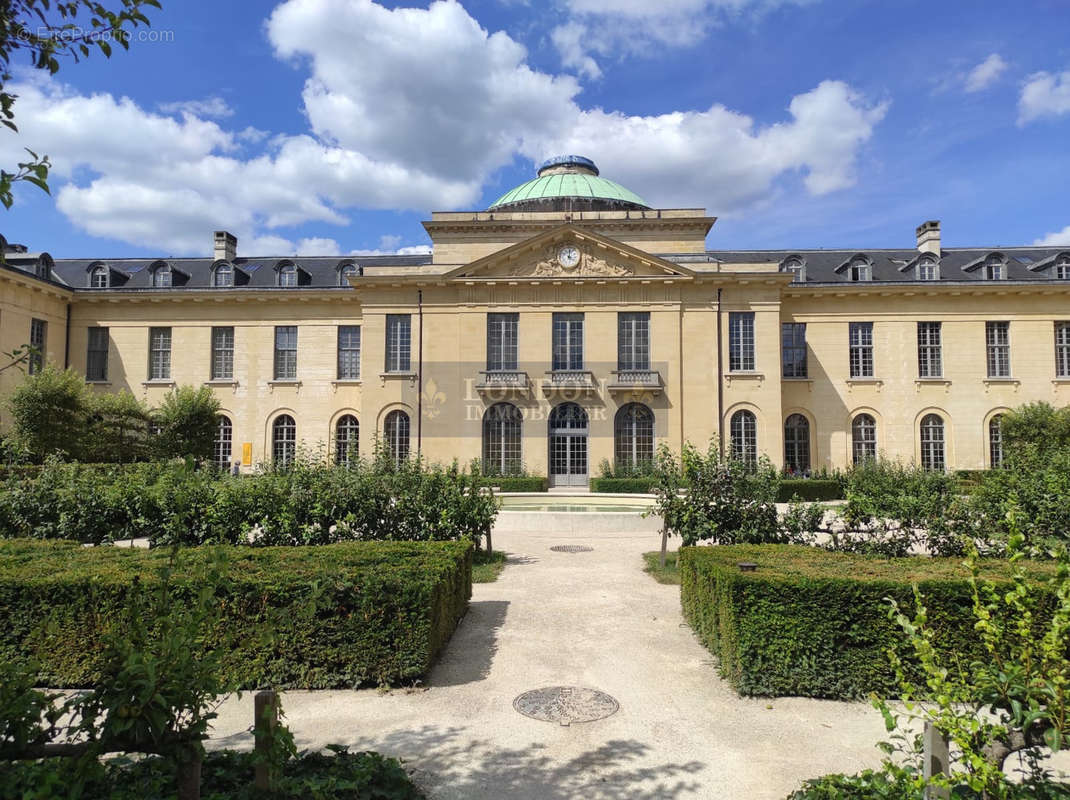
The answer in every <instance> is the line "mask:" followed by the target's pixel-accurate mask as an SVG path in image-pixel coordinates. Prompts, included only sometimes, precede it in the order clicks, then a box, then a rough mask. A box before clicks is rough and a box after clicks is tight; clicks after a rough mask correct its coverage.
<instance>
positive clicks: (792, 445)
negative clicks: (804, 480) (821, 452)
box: [784, 414, 810, 475]
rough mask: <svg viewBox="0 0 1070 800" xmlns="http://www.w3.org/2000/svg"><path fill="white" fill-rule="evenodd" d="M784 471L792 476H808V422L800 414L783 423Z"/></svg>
mask: <svg viewBox="0 0 1070 800" xmlns="http://www.w3.org/2000/svg"><path fill="white" fill-rule="evenodd" d="M784 469H785V470H787V471H788V472H789V473H791V474H792V475H809V474H810V420H808V419H807V418H806V417H804V416H803V415H802V414H792V415H791V416H789V417H788V418H787V420H785V421H784Z"/></svg>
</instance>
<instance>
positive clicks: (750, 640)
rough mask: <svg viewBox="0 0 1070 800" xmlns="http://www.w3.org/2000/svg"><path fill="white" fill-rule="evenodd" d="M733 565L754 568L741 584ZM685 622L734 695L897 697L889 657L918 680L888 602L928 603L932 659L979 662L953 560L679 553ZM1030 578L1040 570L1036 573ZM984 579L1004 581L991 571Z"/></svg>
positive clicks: (791, 551) (1004, 571) (705, 550)
mask: <svg viewBox="0 0 1070 800" xmlns="http://www.w3.org/2000/svg"><path fill="white" fill-rule="evenodd" d="M740 562H751V563H754V564H756V565H757V569H756V570H755V571H754V572H743V571H741V570H740V568H739V566H738V565H739V563H740ZM679 563H680V577H681V584H682V586H681V602H682V604H683V610H684V616H685V617H686V618H687V620H688V622H689V623H690V624H691V626H692V628H694V630H695V632H696V633H697V634H698V636H699V638H700V639H701V641H702V642H703V644H705V645H706V647H708V648H709V649H710V650H711V651H712V652H713V653H714V655H716V656H717V659H718V662H719V669H720V672H721V674H722V676H723V677H725V678H726V679H727V680H728V681H729V682H730V683H731V684H732V685H733V686H734V687H735V688H736V690H737V691H738V692H739V693H740V694H742V695H760V696H783V695H795V696H802V697H821V698H834V699H844V700H847V699H857V698H861V697H865V696H867V695H868V694H869V693H870V692H876V693H878V694H880V695H882V696H896V695H897V694H898V691H899V687H898V684H897V682H896V678H895V673H894V670H893V669H892V667H891V663H890V660H889V658H888V651H889V650H892V649H894V650H895V651H896V652H897V653H898V655H899V656H900V658H902V659H903V661H904V663H905V664H906V665H907V668H908V670H910V671H911V673H912V674H908V677H912V678H914V679H917V680H919V681H920V677H921V676H920V672H917V671H915V668H914V667H912V665H915V664H916V662H915V660H914V657H913V653H912V652H911V651H910V650H909V647H908V645H907V644H906V643H905V640H904V637H903V635H902V631H901V630H900V628H899V627H898V625H897V624H896V623H895V622H894V621H893V620H891V619H890V618H889V615H888V608H889V607H888V603H887V602H886V598H889V597H890V598H894V599H895V600H896V602H897V603H899V605H900V608H903V609H904V610H906V611H908V612H911V611H912V609H913V603H914V598H913V589H912V585H913V584H915V583H916V584H918V586H919V588H920V590H921V592H922V594H923V595H924V597H925V603H926V606H927V608H928V614H929V622H930V624H931V625H932V626H933V628H934V629H935V630H936V631H937V634H938V636H937V642H938V645H939V647H940V648H942V649H945V650H946V651H948V652H955V653H958V654H959V656H960V658H961V659H962V661H963V662H969V661H970V660H971V659H973V658H980V657H982V655H983V651H982V647H981V645H980V643H979V641H978V639H977V635H976V633H975V632H974V630H973V616H972V599H971V592H970V587H969V584H968V583H967V580H966V573H965V570H964V569H963V567H962V565H961V560H960V559H955V558H943V559H941V558H901V559H893V560H888V559H882V558H877V557H871V556H860V555H850V554H846V553H832V552H828V551H825V550H819V549H816V548H810V547H799V546H790V545H736V546H724V547H684V548H681V549H680V555H679ZM1036 569H1037V571H1038V574H1039V572H1040V571H1042V570H1044V569H1046V568H1045V567H1044V566H1043V565H1038V566H1037V567H1036ZM983 575H984V576H985V577H988V578H992V579H995V580H998V579H1000V578H1005V577H1007V576H1008V575H1009V564H1008V562H1005V561H992V562H989V563H988V564H987V565H986V569H985V572H984V573H983Z"/></svg>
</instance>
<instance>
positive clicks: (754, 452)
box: [728, 410, 758, 467]
mask: <svg viewBox="0 0 1070 800" xmlns="http://www.w3.org/2000/svg"><path fill="white" fill-rule="evenodd" d="M728 430H729V434H730V436H731V441H732V457H733V458H735V459H738V460H739V461H742V462H743V463H744V464H746V465H747V466H750V467H753V466H754V465H755V464H757V463H758V419H757V417H755V416H754V412H752V411H746V410H744V411H737V412H736V413H735V414H733V415H732V419H731V420H730V421H729V424H728Z"/></svg>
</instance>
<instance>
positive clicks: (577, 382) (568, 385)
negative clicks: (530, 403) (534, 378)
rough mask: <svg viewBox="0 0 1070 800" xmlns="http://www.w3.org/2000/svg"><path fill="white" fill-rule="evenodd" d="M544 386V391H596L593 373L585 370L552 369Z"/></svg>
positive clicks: (596, 385)
mask: <svg viewBox="0 0 1070 800" xmlns="http://www.w3.org/2000/svg"><path fill="white" fill-rule="evenodd" d="M546 374H547V375H548V376H549V377H548V380H547V381H546V383H545V384H544V387H543V388H545V389H547V390H550V389H597V388H598V384H597V383H595V379H594V373H593V372H591V371H590V370H587V369H552V370H548V371H547V372H546Z"/></svg>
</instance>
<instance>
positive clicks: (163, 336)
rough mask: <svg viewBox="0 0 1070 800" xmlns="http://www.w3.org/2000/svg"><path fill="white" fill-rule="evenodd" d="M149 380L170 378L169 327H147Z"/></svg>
mask: <svg viewBox="0 0 1070 800" xmlns="http://www.w3.org/2000/svg"><path fill="white" fill-rule="evenodd" d="M149 380H150V381H169V380H171V329H170V328H149Z"/></svg>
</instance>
